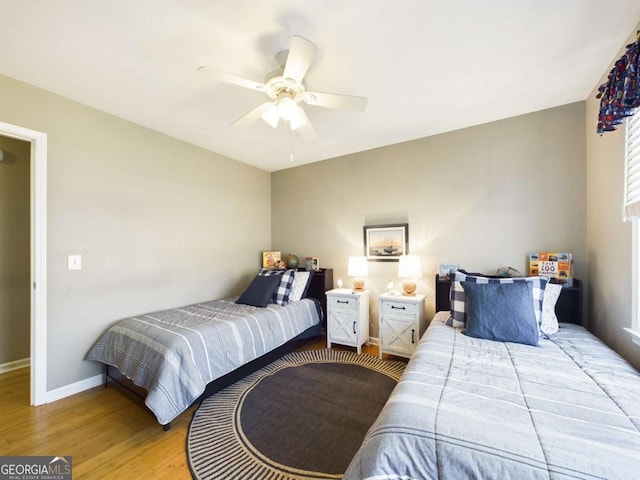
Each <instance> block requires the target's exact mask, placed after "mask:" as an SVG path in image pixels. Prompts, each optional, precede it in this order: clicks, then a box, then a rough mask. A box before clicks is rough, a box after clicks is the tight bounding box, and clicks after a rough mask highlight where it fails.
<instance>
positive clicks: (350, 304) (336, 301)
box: [328, 295, 358, 310]
mask: <svg viewBox="0 0 640 480" xmlns="http://www.w3.org/2000/svg"><path fill="white" fill-rule="evenodd" d="M328 303H329V306H330V307H332V308H340V309H343V310H356V309H357V308H358V299H357V298H353V297H342V296H337V295H331V296H329V301H328Z"/></svg>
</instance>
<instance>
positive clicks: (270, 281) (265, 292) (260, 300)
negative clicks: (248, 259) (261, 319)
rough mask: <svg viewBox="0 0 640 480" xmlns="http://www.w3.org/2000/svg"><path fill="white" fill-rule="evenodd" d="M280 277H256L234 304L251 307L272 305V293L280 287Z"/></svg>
mask: <svg viewBox="0 0 640 480" xmlns="http://www.w3.org/2000/svg"><path fill="white" fill-rule="evenodd" d="M281 279H282V277H281V276H280V275H270V276H267V277H264V276H262V275H257V276H256V277H255V278H254V279H253V281H252V282H251V284H249V286H248V287H247V289H246V290H245V291H244V293H243V294H242V295H240V298H238V300H236V303H242V304H244V305H252V306H254V307H266V306H267V305H269V304H270V303H273V293H274V292H275V291H276V288H278V286H279V285H280V280H281Z"/></svg>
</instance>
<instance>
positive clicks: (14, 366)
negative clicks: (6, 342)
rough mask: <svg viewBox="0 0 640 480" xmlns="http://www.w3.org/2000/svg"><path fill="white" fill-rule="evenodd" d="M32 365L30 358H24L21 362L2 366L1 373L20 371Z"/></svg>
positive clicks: (0, 367) (0, 365)
mask: <svg viewBox="0 0 640 480" xmlns="http://www.w3.org/2000/svg"><path fill="white" fill-rule="evenodd" d="M29 365H31V359H30V358H23V359H21V360H14V361H13V362H7V363H3V364H0V373H5V372H10V371H11V370H18V369H19V368H24V367H28V366H29Z"/></svg>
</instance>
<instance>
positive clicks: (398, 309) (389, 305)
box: [382, 300, 422, 316]
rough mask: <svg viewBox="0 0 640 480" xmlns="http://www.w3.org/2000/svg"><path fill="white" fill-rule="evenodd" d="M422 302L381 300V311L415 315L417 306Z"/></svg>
mask: <svg viewBox="0 0 640 480" xmlns="http://www.w3.org/2000/svg"><path fill="white" fill-rule="evenodd" d="M421 305H422V304H418V303H409V302H401V301H399V302H394V301H393V300H385V301H384V302H382V313H399V314H404V315H412V316H415V315H416V314H417V312H418V308H419V307H420V306H421Z"/></svg>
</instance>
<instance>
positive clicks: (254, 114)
mask: <svg viewBox="0 0 640 480" xmlns="http://www.w3.org/2000/svg"><path fill="white" fill-rule="evenodd" d="M272 105H273V102H264V103H263V104H262V105H259V106H258V107H256V108H254V109H253V110H251V111H250V112H249V113H247V114H246V115H244V116H242V117H240V118H239V119H238V120H236V121H235V122H233V123H232V124H231V125H232V126H234V127H240V128H242V127H246V126H247V125H250V124H252V123H253V122H255V121H256V120H257V119H259V118H260V117H261V116H262V114H263V113H265V112H266V111H267V110H269V109H270V108H271V106H272Z"/></svg>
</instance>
